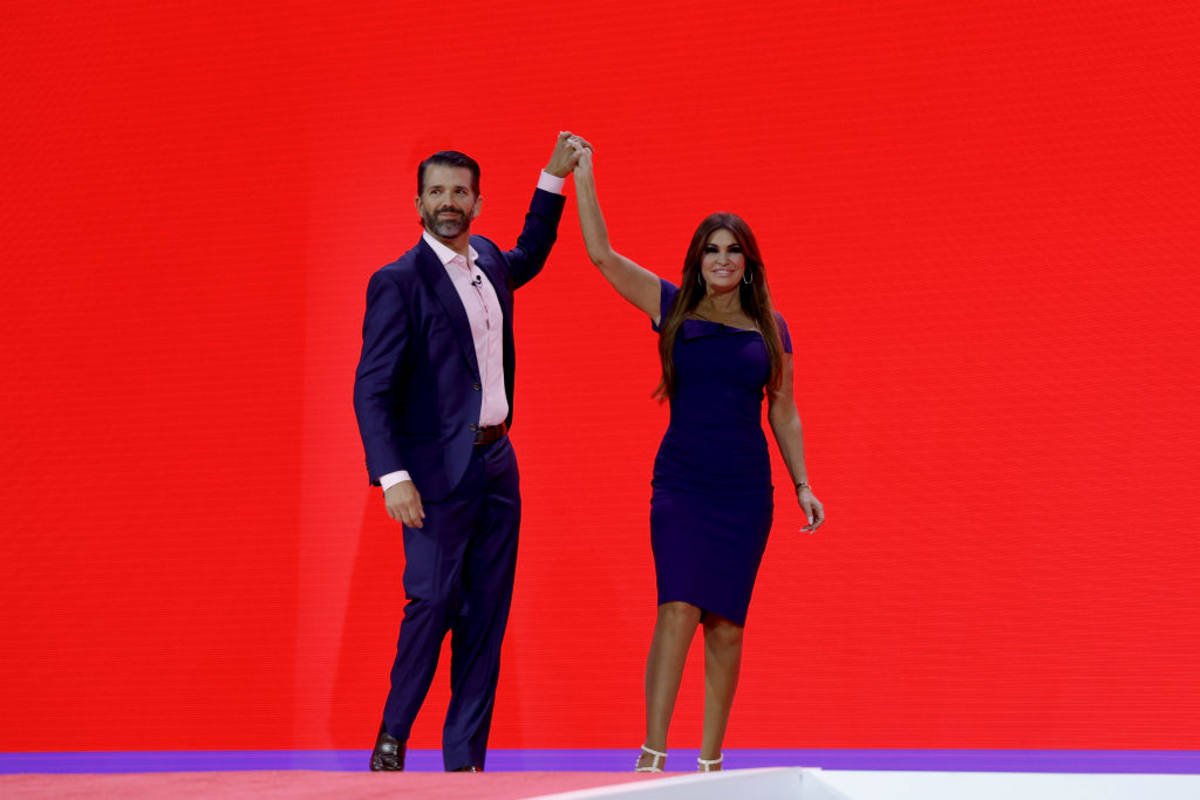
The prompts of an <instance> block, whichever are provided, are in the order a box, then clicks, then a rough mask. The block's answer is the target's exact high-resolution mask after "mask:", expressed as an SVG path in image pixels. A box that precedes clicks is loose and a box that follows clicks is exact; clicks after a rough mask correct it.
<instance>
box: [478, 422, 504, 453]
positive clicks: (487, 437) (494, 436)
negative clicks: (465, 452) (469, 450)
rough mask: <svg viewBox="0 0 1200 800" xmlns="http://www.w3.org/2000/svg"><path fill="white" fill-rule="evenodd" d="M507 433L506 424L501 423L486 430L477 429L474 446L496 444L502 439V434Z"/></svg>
mask: <svg viewBox="0 0 1200 800" xmlns="http://www.w3.org/2000/svg"><path fill="white" fill-rule="evenodd" d="M506 433H508V423H506V422H501V423H500V424H499V425H489V426H488V427H486V428H478V429H477V430H476V431H475V446H476V447H478V446H480V445H485V444H491V443H492V442H498V441H500V440H501V439H503V438H504V434H506Z"/></svg>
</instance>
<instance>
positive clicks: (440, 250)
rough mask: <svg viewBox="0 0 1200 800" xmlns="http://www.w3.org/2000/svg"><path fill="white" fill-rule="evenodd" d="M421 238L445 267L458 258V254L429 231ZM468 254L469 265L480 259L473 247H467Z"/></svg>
mask: <svg viewBox="0 0 1200 800" xmlns="http://www.w3.org/2000/svg"><path fill="white" fill-rule="evenodd" d="M421 238H422V239H424V240H425V243H426V244H428V245H429V246H430V247H432V248H433V252H434V254H435V255H437V257H438V260H439V261H441V262H442V266H443V267H444V266H446V265H447V264H449V263H450V262H451V261H453V260H454V259H455V258H457V257H458V253H456V252H454V251H453V250H451V249H450V248H449V247H446V245H444V244H442V243H441V242H439V241H438V240H437V238H436V237H435V236H434V235H433V234H432V233H430V232H429V231H424V232H422V233H421ZM467 252H468V253H469V254H470V257H469V258H468V259H467V263H468V264H474V263H475V260H476V259H477V258H479V253H477V252H475V248H474V247H471V245H469V244H468V245H467Z"/></svg>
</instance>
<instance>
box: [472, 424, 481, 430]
mask: <svg viewBox="0 0 1200 800" xmlns="http://www.w3.org/2000/svg"><path fill="white" fill-rule="evenodd" d="M471 430H473V431H477V430H479V426H478V425H476V424H475V423H474V422H472V423H471Z"/></svg>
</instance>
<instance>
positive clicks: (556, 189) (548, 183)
mask: <svg viewBox="0 0 1200 800" xmlns="http://www.w3.org/2000/svg"><path fill="white" fill-rule="evenodd" d="M566 185H567V179H566V178H560V177H558V176H557V175H551V174H550V173H549V172H546V170H542V174H541V177H539V178H538V188H539V189H541V190H542V191H543V192H553V193H554V194H563V187H564V186H566Z"/></svg>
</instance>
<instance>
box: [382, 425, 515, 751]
mask: <svg viewBox="0 0 1200 800" xmlns="http://www.w3.org/2000/svg"><path fill="white" fill-rule="evenodd" d="M518 484H519V477H518V474H517V459H516V455H515V454H514V452H513V448H512V444H511V443H510V442H509V440H508V437H507V436H505V437H503V438H501V439H500V440H498V441H496V442H493V443H492V444H490V445H483V446H476V447H475V449H474V452H473V453H472V457H471V463H470V465H469V466H468V467H467V472H466V474H465V475H464V476H463V479H462V482H461V483H459V485H458V486H457V487H456V488H455V490H454V492H453V493H452V494H451V495H450V496H449V497H447V498H446V499H445V500H443V501H441V502H438V503H425V504H424V508H425V520H424V527H422V528H410V527H408V526H405V527H404V559H405V566H404V593H405V595H406V596H407V598H408V602H407V604H406V605H405V606H404V619H403V620H402V621H401V623H400V636H399V640H398V642H397V643H396V660H395V662H394V663H393V665H392V688H391V691H390V692H389V693H388V697H387V703H386V704H385V706H384V710H383V724H384V725H385V727H386V728H387V731H388V733H390V734H391V735H392V736H395V737H396V738H397V739H400V740H401V741H405V740H407V739H408V735H409V732H410V730H411V729H412V724H413V720H414V719H416V716H417V711H418V710H419V709H420V707H421V704H422V702H424V700H425V695H426V694H427V693H428V692H429V685H430V683H431V682H432V680H433V675H434V672H435V671H436V669H437V662H438V654H439V653H440V651H441V645H442V640H443V639H445V637H446V633H447V632H449V633H450V634H451V640H450V653H451V655H450V692H451V696H450V707H449V708H448V709H447V711H446V722H445V725H444V727H443V729H442V758H443V761H444V762H445V766H446V769H448V770H451V769H456V768H458V767H463V766H467V765H470V764H474V765H476V766H479V767H483V765H484V759H485V757H486V753H487V740H488V732H489V730H490V728H491V724H492V709H493V706H494V704H495V698H496V681H497V679H498V678H499V675H500V644H501V641H502V640H503V638H504V629H505V627H506V626H507V624H508V611H509V607H510V605H511V603H512V589H513V575H514V573H515V572H516V564H517V529H518V527H519V526H520V521H521V496H520V492H519V486H518Z"/></svg>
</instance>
